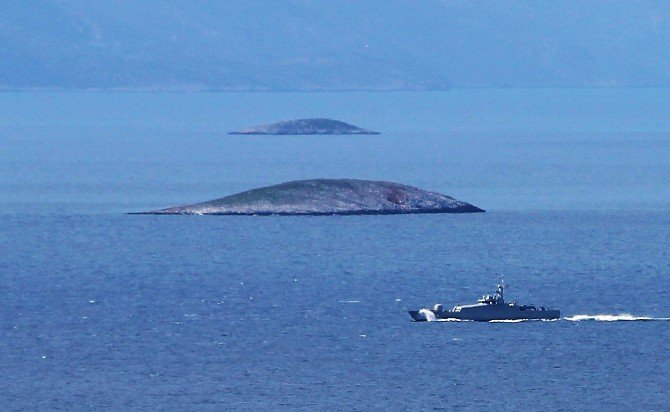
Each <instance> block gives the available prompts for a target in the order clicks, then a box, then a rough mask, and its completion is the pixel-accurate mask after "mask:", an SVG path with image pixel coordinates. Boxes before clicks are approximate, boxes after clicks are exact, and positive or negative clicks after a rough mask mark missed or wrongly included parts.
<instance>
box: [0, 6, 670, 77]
mask: <svg viewBox="0 0 670 412" xmlns="http://www.w3.org/2000/svg"><path fill="white" fill-rule="evenodd" d="M0 59H1V61H2V64H1V65H0V87H2V88H5V89H21V88H24V89H25V88H27V89H31V88H56V89H61V88H64V89H88V88H93V89H98V88H111V89H148V90H155V89H158V90H172V89H178V90H185V89H195V90H389V89H421V90H426V89H428V90H434V89H438V90H439V89H447V88H454V87H627V86H634V87H637V86H646V87H649V86H652V87H653V86H670V2H667V1H632V0H619V1H554V0H546V1H438V0H425V1H409V0H367V1H360V2H359V1H307V0H286V1H281V2H277V1H270V0H267V1H248V0H239V1H221V2H219V1H188V2H184V1H177V0H174V1H171V0H160V1H158V0H145V1H121V0H117V1H111V0H107V1H104V0H100V1H94V2H93V1H57V0H44V1H35V0H23V1H16V2H5V4H3V6H2V9H1V10H0Z"/></svg>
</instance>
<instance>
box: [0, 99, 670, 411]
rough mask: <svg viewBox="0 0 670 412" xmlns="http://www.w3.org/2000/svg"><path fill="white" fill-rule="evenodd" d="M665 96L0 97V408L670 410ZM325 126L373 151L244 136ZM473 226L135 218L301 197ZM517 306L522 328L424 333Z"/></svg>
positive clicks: (421, 221) (374, 219)
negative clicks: (282, 187)
mask: <svg viewBox="0 0 670 412" xmlns="http://www.w3.org/2000/svg"><path fill="white" fill-rule="evenodd" d="M668 107H670V90H669V89H615V88H610V89H463V90H460V89H456V90H448V91H442V92H339V93H195V92H194V93H182V92H174V93H168V92H95V91H90V92H58V91H52V92H4V93H2V94H0V371H1V372H2V379H0V408H1V409H2V410H7V411H13V410H54V409H60V410H91V409H96V410H97V409H110V410H138V409H150V410H567V411H573V410H589V411H591V410H620V411H626V410H659V411H661V410H667V409H668V405H669V404H670V395H669V394H670V373H668V371H669V370H670V346H669V345H668V342H670V321H669V320H670V299H669V297H670V252H669V250H670V116H668V112H667V108H668ZM309 117H328V118H334V119H338V120H343V121H346V122H349V123H353V124H355V125H357V126H360V127H363V128H367V129H373V130H378V131H380V132H381V134H380V135H371V136H232V135H228V134H227V133H228V132H229V131H232V130H236V129H241V128H245V127H248V126H252V125H257V124H263V123H271V122H274V121H277V120H282V119H292V118H309ZM319 177H324V178H360V179H373V180H389V181H394V182H398V183H403V184H409V185H413V186H417V187H420V188H422V189H427V190H433V191H438V192H442V193H445V194H448V195H450V196H453V197H455V198H457V199H459V200H463V201H466V202H470V203H472V204H474V205H476V206H478V207H481V208H483V209H485V210H486V213H478V214H441V215H437V214H428V215H397V216H390V215H388V216H318V217H309V216H299V217H295V216H294V217H290V216H244V217H243V216H147V215H128V214H126V213H127V212H135V211H145V210H151V209H157V208H161V207H168V206H175V205H181V204H187V203H194V202H198V201H205V200H209V199H213V198H217V197H222V196H224V195H228V194H233V193H236V192H239V191H243V190H247V189H251V188H256V187H261V186H267V185H272V184H276V183H280V182H284V181H289V180H297V179H310V178H319ZM503 277H504V282H505V283H506V284H507V285H508V287H507V289H506V298H507V300H513V301H517V302H519V303H524V304H525V303H527V304H535V305H538V306H545V307H550V308H558V309H560V310H561V316H562V317H561V319H559V320H555V321H526V322H495V323H478V322H439V321H436V322H412V321H411V318H410V317H409V315H408V313H407V310H409V309H418V308H421V307H432V306H433V305H434V304H436V303H442V304H444V305H445V306H446V307H451V306H453V305H455V304H457V303H460V304H464V303H469V302H473V301H475V300H476V299H477V298H478V297H480V296H481V295H482V294H486V293H492V292H494V291H495V287H496V285H497V284H498V283H500V281H501V279H502V278H503Z"/></svg>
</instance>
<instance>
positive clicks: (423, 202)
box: [131, 179, 484, 215]
mask: <svg viewBox="0 0 670 412" xmlns="http://www.w3.org/2000/svg"><path fill="white" fill-rule="evenodd" d="M477 212H484V210H483V209H480V208H478V207H476V206H473V205H471V204H470V203H466V202H462V201H460V200H456V199H454V198H452V197H450V196H447V195H444V194H441V193H437V192H430V191H426V190H422V189H419V188H416V187H412V186H407V185H403V184H399V183H393V182H386V181H373V180H358V179H310V180H298V181H292V182H286V183H281V184H278V185H274V186H268V187H262V188H258V189H253V190H248V191H246V192H241V193H237V194H234V195H230V196H226V197H222V198H220V199H214V200H210V201H207V202H201V203H195V204H191V205H185V206H176V207H169V208H166V209H160V210H154V211H148V212H134V213H131V214H152V215H391V214H418V213H477Z"/></svg>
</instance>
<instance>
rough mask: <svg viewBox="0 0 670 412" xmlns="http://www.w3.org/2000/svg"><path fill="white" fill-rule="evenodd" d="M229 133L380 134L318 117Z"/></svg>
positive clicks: (285, 121)
mask: <svg viewBox="0 0 670 412" xmlns="http://www.w3.org/2000/svg"><path fill="white" fill-rule="evenodd" d="M228 134H246V135H328V134H334V135H335V134H380V133H379V132H375V131H372V130H367V129H362V128H360V127H358V126H354V125H352V124H349V123H345V122H342V121H339V120H332V119H325V118H317V119H296V120H284V121H281V122H276V123H270V124H264V125H260V126H254V127H249V128H247V129H242V130H237V131H233V132H230V133H228Z"/></svg>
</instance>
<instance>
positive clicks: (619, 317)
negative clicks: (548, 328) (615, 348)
mask: <svg viewBox="0 0 670 412" xmlns="http://www.w3.org/2000/svg"><path fill="white" fill-rule="evenodd" d="M563 319H565V320H569V321H572V322H581V321H585V320H591V321H598V322H618V321H628V322H631V321H655V320H656V321H663V320H666V321H670V318H654V317H650V316H637V315H631V314H630V313H620V314H607V313H602V314H598V315H573V316H568V317H567V318H563Z"/></svg>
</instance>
